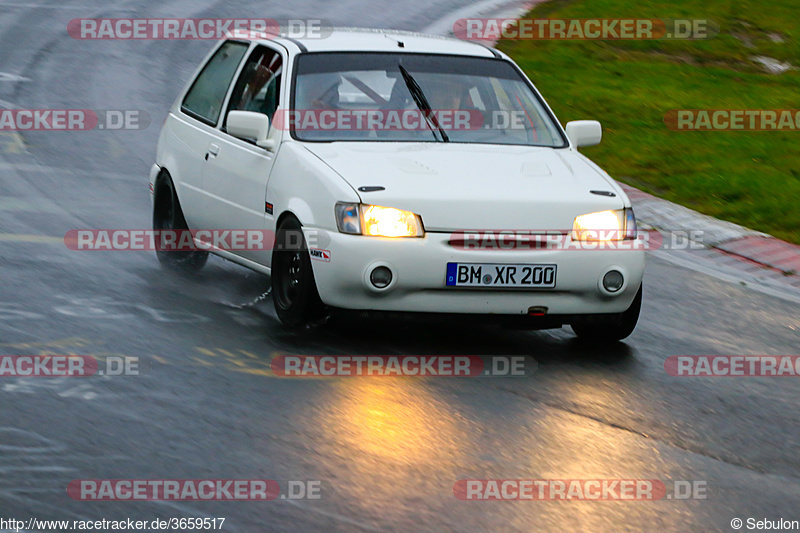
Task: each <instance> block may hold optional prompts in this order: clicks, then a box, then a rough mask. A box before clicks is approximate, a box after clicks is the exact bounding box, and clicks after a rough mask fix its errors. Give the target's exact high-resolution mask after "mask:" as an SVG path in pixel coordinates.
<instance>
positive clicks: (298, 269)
mask: <svg viewBox="0 0 800 533" xmlns="http://www.w3.org/2000/svg"><path fill="white" fill-rule="evenodd" d="M272 300H273V302H274V303H275V311H276V312H277V313H278V318H280V320H281V322H283V324H284V325H286V326H289V327H292V328H297V327H302V326H305V325H307V324H309V323H310V322H313V321H315V320H318V319H320V318H322V317H323V316H324V315H325V305H324V304H323V303H322V300H321V299H320V297H319V292H318V291H317V284H316V281H315V280H314V271H313V270H312V268H311V256H310V255H309V254H308V247H307V246H306V241H305V237H304V236H303V231H302V226H301V224H300V221H299V220H297V219H296V218H294V217H293V216H289V217H287V218H286V219H284V220H283V221H282V222H281V224H280V226H279V227H278V231H277V233H276V235H275V249H274V251H273V252H272Z"/></svg>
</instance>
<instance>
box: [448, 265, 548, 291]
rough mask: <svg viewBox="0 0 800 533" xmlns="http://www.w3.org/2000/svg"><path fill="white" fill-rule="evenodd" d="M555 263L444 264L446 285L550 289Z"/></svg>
mask: <svg viewBox="0 0 800 533" xmlns="http://www.w3.org/2000/svg"><path fill="white" fill-rule="evenodd" d="M556 270H557V267H556V265H517V264H511V265H507V264H496V263H447V280H446V282H447V286H448V287H484V288H504V289H506V288H520V289H553V288H555V286H556Z"/></svg>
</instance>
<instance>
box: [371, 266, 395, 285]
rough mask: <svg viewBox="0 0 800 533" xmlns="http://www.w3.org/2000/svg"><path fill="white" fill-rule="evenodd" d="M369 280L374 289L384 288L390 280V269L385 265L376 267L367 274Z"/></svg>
mask: <svg viewBox="0 0 800 533" xmlns="http://www.w3.org/2000/svg"><path fill="white" fill-rule="evenodd" d="M369 281H370V282H371V283H372V285H373V286H375V288H376V289H385V288H386V287H388V286H389V284H390V283H391V282H392V271H391V270H389V269H388V268H387V267H385V266H379V267H376V268H375V270H373V271H372V273H371V274H370V275H369Z"/></svg>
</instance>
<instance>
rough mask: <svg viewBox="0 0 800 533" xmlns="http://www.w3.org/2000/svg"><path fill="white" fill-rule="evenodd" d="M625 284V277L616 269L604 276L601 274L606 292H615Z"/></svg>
mask: <svg viewBox="0 0 800 533" xmlns="http://www.w3.org/2000/svg"><path fill="white" fill-rule="evenodd" d="M624 284H625V278H624V277H623V275H622V273H621V272H618V271H616V270H612V271H611V272H609V273H608V274H606V275H605V276H603V287H604V288H605V289H606V290H607V291H608V292H617V291H619V290H620V289H621V288H622V286H623V285H624Z"/></svg>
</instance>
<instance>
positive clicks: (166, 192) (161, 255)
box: [153, 174, 208, 272]
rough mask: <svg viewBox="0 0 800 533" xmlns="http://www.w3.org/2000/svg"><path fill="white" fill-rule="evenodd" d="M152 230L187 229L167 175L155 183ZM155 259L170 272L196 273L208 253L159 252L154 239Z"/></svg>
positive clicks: (157, 244)
mask: <svg viewBox="0 0 800 533" xmlns="http://www.w3.org/2000/svg"><path fill="white" fill-rule="evenodd" d="M153 229H154V230H156V231H164V230H175V231H181V230H188V229H189V226H188V224H186V219H185V218H184V217H183V211H182V210H181V204H180V202H179V201H178V195H177V194H176V193H175V185H174V184H173V183H172V178H170V177H169V175H168V174H163V175H161V176H159V178H158V180H157V181H156V196H155V202H154V204H153ZM156 257H158V261H159V262H160V263H161V265H162V266H164V267H166V268H169V269H170V270H178V271H182V272H197V271H199V270H200V269H202V268H203V266H205V264H206V261H208V252H204V251H201V250H198V251H190V252H172V251H164V250H161V242H160V239H159V238H158V237H156Z"/></svg>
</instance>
